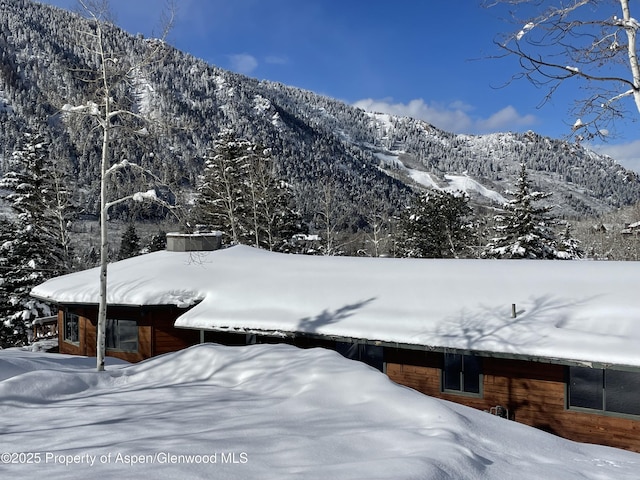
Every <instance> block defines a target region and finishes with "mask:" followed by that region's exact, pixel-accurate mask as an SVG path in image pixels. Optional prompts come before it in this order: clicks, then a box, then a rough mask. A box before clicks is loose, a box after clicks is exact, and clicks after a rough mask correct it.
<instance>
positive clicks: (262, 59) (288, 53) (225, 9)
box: [42, 0, 640, 171]
mask: <svg viewBox="0 0 640 480" xmlns="http://www.w3.org/2000/svg"><path fill="white" fill-rule="evenodd" d="M42 1H43V2H44V3H50V4H54V5H57V6H60V7H63V8H68V9H72V8H74V6H75V5H76V1H75V0H46V1H45V0H42ZM110 3H111V8H112V10H113V12H114V14H115V17H116V23H117V24H118V25H120V26H121V27H122V28H124V29H125V30H128V31H129V32H131V33H138V32H140V33H143V34H145V35H147V36H150V35H153V34H154V33H157V32H158V31H159V24H160V16H161V11H162V10H163V5H164V2H163V0H111V2H110ZM175 3H176V4H177V17H176V20H175V25H174V28H173V30H172V31H171V32H170V34H169V37H168V39H167V40H168V41H169V43H171V44H172V45H174V46H176V47H177V48H179V49H181V50H183V51H186V52H189V53H191V54H192V55H194V56H196V57H198V58H202V59H204V60H206V61H207V62H209V63H211V64H214V65H217V66H219V67H222V68H225V69H229V70H233V71H236V72H239V73H243V74H246V75H249V76H251V77H256V78H259V79H267V80H273V81H278V82H282V83H284V84H287V85H292V86H296V87H300V88H304V89H307V90H311V91H313V92H316V93H319V94H323V95H327V96H330V97H334V98H337V99H340V100H343V101H345V102H347V103H350V104H354V105H357V106H360V107H362V108H365V109H367V110H375V111H384V112H388V113H394V114H398V115H409V116H412V117H416V118H420V119H423V120H426V121H428V122H430V123H432V124H433V125H435V126H437V127H439V128H442V129H444V130H447V131H452V132H456V133H491V132H497V131H526V130H534V131H536V132H538V133H540V134H542V135H548V136H551V137H556V138H559V137H562V136H565V135H567V134H568V133H569V132H570V126H571V125H572V124H573V122H574V121H575V118H571V117H569V109H570V108H571V107H572V105H573V100H574V98H575V97H577V96H579V95H580V91H579V90H578V89H577V87H573V86H571V85H569V84H567V85H566V86H563V88H561V89H560V90H559V91H558V92H557V94H556V95H555V96H554V98H553V99H552V101H550V102H547V103H546V104H545V105H543V106H542V107H540V103H541V101H542V99H543V98H544V96H545V94H546V91H545V90H541V89H537V88H535V87H534V86H533V85H531V84H530V83H528V82H527V81H526V80H518V81H515V82H511V83H509V81H510V79H511V77H512V75H513V74H515V73H517V72H518V64H517V61H516V60H515V59H513V58H511V59H495V58H494V59H492V58H489V57H491V56H492V55H496V54H498V53H499V52H498V50H497V49H496V47H495V46H494V44H493V41H494V39H495V38H496V37H497V35H499V34H501V33H507V32H510V31H511V30H513V29H514V26H513V25H511V24H509V23H506V22H505V21H503V20H501V19H500V15H501V14H503V13H504V12H500V11H498V10H495V9H485V8H482V7H481V5H480V4H481V1H480V0H464V1H460V2H451V1H450V0H428V1H426V0H425V1H422V0H395V1H394V2H389V1H388V0H387V1H382V0H176V1H175ZM507 83H509V84H508V85H506V86H505V84H507ZM616 134H617V138H616V139H615V140H613V141H612V142H611V143H610V144H608V146H607V147H606V148H607V150H608V152H609V153H610V154H612V155H613V156H614V158H616V159H618V160H619V161H621V162H622V163H623V164H624V165H627V166H629V167H630V168H634V169H636V170H638V171H640V137H638V136H637V135H636V128H635V125H634V124H633V123H632V122H628V124H627V123H624V122H623V123H618V124H617V131H616Z"/></svg>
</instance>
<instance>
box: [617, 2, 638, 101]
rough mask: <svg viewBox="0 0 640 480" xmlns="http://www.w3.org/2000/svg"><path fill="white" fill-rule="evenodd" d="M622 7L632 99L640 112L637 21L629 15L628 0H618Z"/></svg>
mask: <svg viewBox="0 0 640 480" xmlns="http://www.w3.org/2000/svg"><path fill="white" fill-rule="evenodd" d="M620 6H621V7H622V19H623V20H624V31H625V32H626V34H627V40H628V42H629V45H628V48H627V53H628V55H629V68H630V69H631V74H632V75H633V100H634V101H635V104H636V109H637V110H638V112H640V66H639V65H638V53H637V51H636V36H637V33H638V27H639V25H638V22H637V20H635V19H634V18H633V17H632V16H631V12H630V11H629V0H620Z"/></svg>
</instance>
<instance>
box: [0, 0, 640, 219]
mask: <svg viewBox="0 0 640 480" xmlns="http://www.w3.org/2000/svg"><path fill="white" fill-rule="evenodd" d="M2 5H3V8H2V9H0V45H2V55H3V68H2V69H0V143H2V145H3V146H4V151H5V152H11V151H13V149H14V147H15V146H16V145H17V144H18V143H19V140H20V138H21V136H22V134H23V133H24V131H25V130H33V131H40V130H41V131H43V132H45V133H46V134H47V135H48V136H50V137H51V138H53V139H55V142H54V144H53V146H52V149H53V151H52V154H53V156H54V157H55V158H60V159H64V160H68V163H69V165H68V168H69V169H71V170H72V171H73V177H74V178H75V179H77V186H80V187H82V190H83V195H82V199H81V202H82V205H81V207H82V208H83V209H84V210H85V211H86V212H88V213H95V209H96V204H97V199H98V185H97V182H96V178H97V172H98V171H99V168H98V167H99V165H98V163H97V162H98V159H99V158H100V155H99V152H98V151H97V146H98V145H99V142H97V141H96V142H93V141H88V139H91V140H94V139H93V137H92V133H91V130H90V128H89V127H88V126H86V125H75V124H74V122H72V121H71V120H70V119H69V118H68V117H64V116H60V115H59V113H60V109H61V108H62V106H63V105H65V104H72V105H85V104H86V103H87V101H88V100H91V98H90V96H91V95H92V92H91V91H88V90H87V82H82V81H79V79H78V78H76V77H74V75H73V72H74V71H75V70H74V69H80V70H82V69H86V68H89V66H92V65H94V64H95V59H94V58H91V57H90V54H89V52H90V51H91V49H78V48H77V45H82V44H83V43H82V42H83V37H82V35H81V34H80V33H79V32H82V31H85V30H86V27H85V26H83V25H84V24H83V22H84V20H83V19H82V18H80V17H78V16H76V15H73V14H71V13H70V12H66V11H64V10H60V9H56V8H54V7H50V6H48V5H41V4H38V3H35V2H31V1H28V0H4V1H3V3H2ZM108 30H109V35H108V38H109V41H108V44H107V45H106V46H107V47H108V49H110V50H113V51H116V52H131V53H130V54H127V55H130V56H129V57H127V56H125V57H123V58H122V59H121V60H122V61H124V62H125V63H126V62H129V63H132V64H135V63H136V61H137V60H138V61H139V59H136V55H142V54H143V53H144V52H145V51H146V50H147V48H148V46H149V43H148V42H147V41H146V40H145V39H144V38H141V37H140V36H132V35H129V34H127V33H126V32H124V31H122V30H120V29H118V28H113V29H108ZM84 40H85V41H86V39H84ZM166 47H167V48H166V50H165V54H166V56H165V57H164V58H163V60H162V64H161V65H160V66H158V65H152V66H149V68H147V69H144V71H143V70H137V69H136V70H135V76H134V77H135V78H134V81H133V82H131V84H130V85H129V87H128V88H129V91H121V92H119V95H121V96H123V97H126V98H127V99H129V100H133V109H134V110H135V111H137V112H139V113H142V114H145V115H146V116H147V117H149V118H151V119H154V120H157V119H163V121H165V122H166V124H167V125H164V126H162V128H160V127H159V126H157V125H156V126H154V127H153V128H152V126H150V127H149V129H148V130H146V131H145V142H144V144H145V145H144V148H142V147H141V145H140V142H136V141H134V140H133V139H131V138H121V139H119V140H118V141H117V142H116V143H117V145H115V146H114V148H115V149H116V150H121V151H123V152H126V153H127V155H128V156H129V157H130V159H132V160H133V159H135V160H136V161H137V162H139V163H140V164H142V165H144V166H145V167H149V168H151V169H152V170H154V171H157V172H158V176H159V177H161V178H162V179H163V181H164V182H166V184H167V185H170V186H171V187H173V188H175V189H176V190H183V191H185V190H186V192H189V191H191V190H192V189H193V188H194V186H195V185H196V183H197V179H198V177H199V175H201V174H202V168H203V162H202V158H203V156H204V155H205V154H206V151H207V148H208V147H210V146H211V144H212V141H213V140H214V139H215V137H216V135H217V134H218V133H219V132H220V130H221V129H224V128H232V129H233V130H234V131H236V132H237V133H238V134H239V135H242V136H243V137H246V138H247V139H248V140H250V141H252V142H254V143H257V144H261V145H265V146H268V147H270V148H272V149H273V153H274V157H275V159H276V160H277V163H278V164H279V169H280V171H281V173H282V174H283V175H284V176H285V177H286V178H287V180H288V181H290V182H291V184H293V185H295V187H296V190H297V191H298V192H299V194H298V198H297V203H298V205H297V206H298V208H299V209H300V210H301V211H302V212H303V213H304V214H307V216H310V215H312V212H317V211H319V210H320V208H319V205H318V198H319V197H320V194H319V191H320V190H321V189H322V187H323V186H325V185H326V184H327V181H328V179H330V180H331V182H332V183H333V184H334V185H335V187H336V192H337V196H338V200H339V202H340V203H341V205H342V209H343V210H344V212H345V213H346V215H345V217H347V218H349V219H350V220H349V221H350V222H352V225H348V226H349V227H351V228H353V229H357V228H360V226H361V224H362V217H366V215H367V214H368V213H369V210H370V209H371V208H372V205H379V204H380V203H382V204H383V205H382V209H381V210H389V211H393V210H397V209H399V208H401V207H402V205H403V203H405V202H406V199H407V193H408V188H407V185H411V186H415V185H418V186H419V185H424V184H425V181H424V180H426V179H427V178H430V179H431V180H432V181H433V182H435V183H437V184H438V185H439V186H440V187H442V188H449V187H454V186H455V188H462V189H464V190H466V191H468V192H469V193H470V194H471V195H472V196H473V197H474V200H477V201H480V202H486V203H489V204H495V202H496V201H500V197H501V196H503V195H504V191H505V190H507V189H512V188H513V185H514V181H515V178H516V176H517V173H518V169H519V167H518V165H519V163H520V162H522V161H526V162H527V164H528V166H529V168H530V169H532V170H533V171H534V172H535V175H532V176H531V178H532V179H534V180H535V182H536V184H537V185H536V186H539V187H540V188H541V189H542V190H544V191H548V192H554V198H553V203H555V204H557V205H559V208H558V210H557V211H556V214H557V215H562V214H567V215H576V216H582V215H588V214H594V213H599V212H605V211H610V210H612V209H614V208H616V207H619V206H622V205H627V204H632V203H635V202H636V201H637V200H638V198H640V181H639V180H638V178H637V175H635V174H634V173H632V172H628V171H626V170H625V169H624V168H623V167H621V166H620V165H619V164H617V163H615V162H614V161H613V160H612V159H610V158H608V157H604V156H600V155H597V154H595V153H593V152H590V151H589V150H587V149H584V148H582V147H581V146H579V145H575V144H570V143H567V142H564V141H561V140H554V139H550V138H545V137H541V136H539V135H536V134H535V133H533V132H528V133H525V134H516V133H497V134H493V135H485V136H468V135H454V134H452V133H448V132H444V131H442V130H439V129H437V128H435V127H433V126H432V125H429V124H427V123H425V122H422V121H418V120H415V119H411V118H407V117H395V116H392V115H386V114H375V113H371V112H364V111H363V110H361V109H358V108H355V107H353V106H351V105H347V104H345V103H344V102H340V101H338V100H335V99H331V98H327V97H323V96H321V95H317V94H315V93H313V92H309V91H305V90H300V89H298V88H294V87H289V86H286V85H282V84H279V83H274V82H268V81H259V80H257V79H253V78H249V77H245V76H243V75H238V74H234V73H232V72H229V71H225V70H222V69H220V68H217V67H215V66H213V65H208V64H207V63H206V62H204V61H202V60H199V59H196V58H194V57H192V56H190V55H187V54H184V53H183V52H180V51H178V50H175V49H173V48H171V47H170V46H168V45H167V46H166ZM195 126H197V128H194V127H195ZM115 140H116V139H114V141H115ZM397 152H402V154H401V155H397ZM380 155H386V156H389V157H393V156H397V159H396V161H394V162H393V163H394V164H395V167H393V166H390V165H389V163H388V162H387V163H385V162H384V161H382V160H381V159H380ZM6 168H7V165H6V164H4V163H3V162H1V161H0V173H2V170H3V169H6ZM403 169H408V172H409V174H406V173H407V172H403V171H402V170H403ZM448 176H455V177H460V176H464V177H465V182H464V183H462V184H460V183H455V182H454V184H450V182H449V179H448ZM416 177H419V178H416ZM470 182H473V183H470ZM427 184H429V183H428V182H427ZM78 190H80V188H78ZM176 193H179V192H176ZM122 210H123V211H122V212H120V213H123V214H125V213H126V212H125V211H124V210H126V207H124V206H123V207H122ZM113 214H114V216H117V215H118V212H114V213H113Z"/></svg>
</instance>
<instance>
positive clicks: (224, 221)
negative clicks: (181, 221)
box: [196, 129, 251, 244]
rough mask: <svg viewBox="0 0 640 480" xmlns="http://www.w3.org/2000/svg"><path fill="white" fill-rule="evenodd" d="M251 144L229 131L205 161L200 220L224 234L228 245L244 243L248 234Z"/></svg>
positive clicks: (219, 140) (217, 142)
mask: <svg viewBox="0 0 640 480" xmlns="http://www.w3.org/2000/svg"><path fill="white" fill-rule="evenodd" d="M250 153H251V144H250V143H249V142H247V141H244V140H237V139H236V137H235V135H234V134H233V132H232V131H231V130H229V129H226V130H224V131H223V132H221V134H220V136H219V137H218V138H217V139H216V141H215V143H214V147H213V150H212V151H211V152H209V153H208V154H207V156H206V157H205V159H204V160H205V171H204V175H203V178H202V181H201V183H200V185H199V186H198V198H197V204H196V208H197V212H196V215H197V218H198V220H199V221H200V222H201V223H204V224H206V225H209V226H210V227H212V228H214V229H216V230H220V231H222V232H223V234H224V237H225V238H226V240H227V242H229V243H231V244H237V243H242V241H243V240H244V239H246V238H247V236H248V232H247V228H246V223H245V222H243V218H246V216H247V213H248V212H247V209H248V207H247V204H246V200H247V198H246V193H245V185H244V179H245V172H246V169H247V163H248V161H249V155H250Z"/></svg>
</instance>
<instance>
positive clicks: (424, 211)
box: [399, 190, 475, 258]
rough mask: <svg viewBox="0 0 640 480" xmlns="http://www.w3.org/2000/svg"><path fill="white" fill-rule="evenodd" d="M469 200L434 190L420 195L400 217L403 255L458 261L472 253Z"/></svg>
mask: <svg viewBox="0 0 640 480" xmlns="http://www.w3.org/2000/svg"><path fill="white" fill-rule="evenodd" d="M468 201H469V197H467V196H466V195H464V194H452V193H449V192H442V191H439V190H431V191H429V192H427V193H425V194H421V195H417V196H416V197H415V198H414V200H413V203H412V204H411V205H410V206H409V208H408V209H407V210H406V211H405V212H403V214H402V215H401V217H400V222H399V229H400V241H399V250H400V252H401V254H402V255H403V256H407V257H426V258H458V257H461V256H467V255H468V254H469V253H470V250H471V245H473V243H474V238H475V231H474V228H473V225H472V222H471V220H470V217H471V214H472V211H471V208H470V207H469V205H468Z"/></svg>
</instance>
